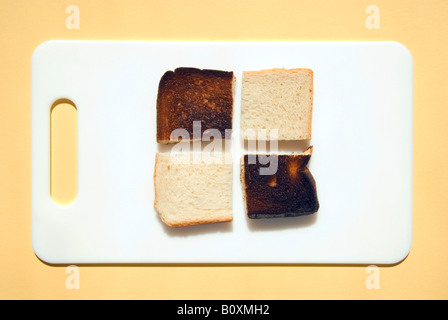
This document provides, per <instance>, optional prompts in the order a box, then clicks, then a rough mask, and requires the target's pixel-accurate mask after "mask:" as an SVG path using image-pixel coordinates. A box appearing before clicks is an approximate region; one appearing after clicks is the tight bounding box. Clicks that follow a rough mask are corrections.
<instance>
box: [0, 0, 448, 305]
mask: <svg viewBox="0 0 448 320" xmlns="http://www.w3.org/2000/svg"><path fill="white" fill-rule="evenodd" d="M70 4H75V5H77V6H78V7H79V9H80V29H79V30H68V29H67V28H66V25H65V20H66V18H67V16H68V15H67V14H66V13H65V9H66V7H67V6H68V5H70ZM371 4H373V5H377V6H378V7H379V9H380V27H381V28H380V29H379V30H369V29H367V28H366V27H365V20H366V18H367V16H368V15H367V14H366V13H365V10H366V7H367V6H368V5H371ZM51 39H89V40H291V41H315V40H320V41H340V40H352V41H357V40H363V41H373V40H394V41H398V42H401V43H403V44H404V45H405V46H407V47H408V48H409V50H410V51H411V53H412V55H413V57H414V87H415V93H414V108H415V109H414V193H413V196H414V198H413V206H414V218H413V223H414V229H413V245H412V249H411V253H410V255H409V256H408V257H407V258H406V259H405V260H404V261H403V262H402V263H400V264H398V265H395V266H389V267H386V266H382V267H380V289H376V290H369V289H367V288H366V283H365V282H366V278H367V276H368V274H366V266H269V265H267V266H207V265H205V266H204V265H203V266H186V265H180V266H163V265H156V266H107V267H105V266H83V267H81V268H80V289H77V290H76V289H73V290H69V289H67V288H66V284H65V282H66V279H67V276H68V275H67V274H66V273H65V267H55V266H49V265H46V264H44V263H42V262H41V261H39V260H38V259H37V258H36V256H35V255H34V253H33V250H32V248H31V240H30V233H31V230H30V215H31V209H30V197H31V191H30V163H31V159H30V141H31V140H30V61H31V54H32V53H33V50H34V49H35V48H36V47H37V46H38V45H39V44H40V43H42V42H44V41H46V40H51ZM447 39H448V2H447V1H446V0H426V1H421V0H420V1H418V0H408V1H402V0H368V1H367V0H345V1H333V0H325V1H324V0H312V1H310V0H307V1H303V0H300V1H299V0H297V1H286V0H269V1H263V0H250V1H247V0H239V1H236V0H225V1H214V0H190V1H180V0H176V1H174V0H164V1H154V0H150V1H144V0H128V1H116V0H107V1H105V0H101V1H100V0H82V1H80V0H70V1H65V0H58V1H50V0H45V1H43V0H0V298H2V299H53V298H57V299H80V298H83V299H96V298H104V299H109V298H112V299H127V298H136V299H140V298H141V299H304V298H306V299H333V298H338V299H430V298H431V299H446V298H448V275H447V270H448V254H447V248H448V246H447V245H448V237H447V227H448V210H447V209H448V200H447V194H448V171H447V166H446V164H447V162H448V161H447V159H448V152H447V146H448V135H447V130H446V126H447V121H448V107H447V103H448V77H447V74H448V59H447V57H448V44H447V43H448V41H447ZM378 151H381V150H378Z"/></svg>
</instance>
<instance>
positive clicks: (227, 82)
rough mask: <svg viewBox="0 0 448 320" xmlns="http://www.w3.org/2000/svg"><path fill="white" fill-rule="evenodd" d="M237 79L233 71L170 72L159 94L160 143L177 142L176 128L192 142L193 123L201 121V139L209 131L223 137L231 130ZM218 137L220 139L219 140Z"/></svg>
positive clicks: (158, 137) (186, 69)
mask: <svg viewBox="0 0 448 320" xmlns="http://www.w3.org/2000/svg"><path fill="white" fill-rule="evenodd" d="M234 82H235V77H234V75H233V72H232V71H221V70H210V69H197V68H177V69H175V70H174V71H167V72H166V73H165V74H164V75H163V76H162V78H161V79H160V82H159V88H158V94H157V142H158V143H162V144H167V143H176V142H179V140H174V139H171V133H172V131H173V130H175V129H185V130H186V131H187V132H188V134H189V139H184V140H183V141H193V138H194V137H193V122H194V121H200V123H201V132H200V134H201V135H200V138H202V136H203V133H204V131H205V130H207V129H216V130H218V131H219V132H220V134H221V138H223V139H224V138H225V137H226V135H225V130H226V129H232V118H233V99H234V97H233V96H234ZM218 138H219V137H218Z"/></svg>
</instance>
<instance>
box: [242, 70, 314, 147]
mask: <svg viewBox="0 0 448 320" xmlns="http://www.w3.org/2000/svg"><path fill="white" fill-rule="evenodd" d="M312 112H313V71H312V70H311V69H303V68H302V69H269V70H261V71H244V72H243V78H242V89H241V130H242V133H243V135H245V133H247V130H254V131H256V132H258V131H259V130H267V138H268V139H267V140H270V139H272V138H270V136H269V131H270V130H273V129H277V130H278V140H306V139H311V120H312ZM245 137H246V135H245ZM258 140H264V139H263V138H260V137H259V138H258Z"/></svg>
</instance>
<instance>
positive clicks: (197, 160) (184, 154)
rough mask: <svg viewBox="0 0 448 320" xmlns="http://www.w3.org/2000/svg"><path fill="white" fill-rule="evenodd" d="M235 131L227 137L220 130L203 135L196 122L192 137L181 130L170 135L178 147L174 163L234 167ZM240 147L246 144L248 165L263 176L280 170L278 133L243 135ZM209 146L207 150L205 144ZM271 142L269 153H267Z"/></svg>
mask: <svg viewBox="0 0 448 320" xmlns="http://www.w3.org/2000/svg"><path fill="white" fill-rule="evenodd" d="M231 137H232V129H226V130H225V132H224V136H223V134H222V133H221V131H220V130H218V129H207V130H204V131H202V125H201V121H193V132H192V135H191V134H190V133H189V132H188V130H186V129H183V128H179V129H175V130H173V131H172V132H171V135H170V140H171V141H176V142H177V143H176V144H175V145H174V146H173V147H172V149H171V161H173V163H177V164H186V163H188V164H202V163H228V164H230V163H232V156H231ZM240 139H241V144H244V141H247V144H248V149H249V150H251V151H253V152H251V153H249V156H248V163H249V164H256V163H257V161H258V163H260V164H261V165H262V167H260V174H261V175H273V174H275V173H276V172H277V169H278V157H276V156H273V155H274V154H277V153H278V129H270V130H267V129H257V130H255V129H248V130H245V131H244V132H243V134H242V135H240ZM204 142H205V143H207V144H206V145H205V146H204V147H203V146H202V143H204ZM267 142H269V152H268V151H267Z"/></svg>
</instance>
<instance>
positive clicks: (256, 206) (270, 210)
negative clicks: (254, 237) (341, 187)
mask: <svg viewBox="0 0 448 320" xmlns="http://www.w3.org/2000/svg"><path fill="white" fill-rule="evenodd" d="M311 154H312V147H310V148H308V149H307V150H306V151H305V152H303V153H301V154H291V155H270V156H271V157H272V156H273V157H277V160H278V170H277V172H276V173H275V174H273V175H260V174H259V168H260V167H261V165H260V164H259V163H258V162H257V163H256V164H248V155H244V156H243V158H242V163H241V182H242V186H243V195H244V201H245V204H246V212H247V215H248V217H249V218H251V219H260V218H278V217H294V216H301V215H308V214H313V213H315V212H317V211H318V210H319V201H318V198H317V190H316V182H315V180H314V178H313V176H312V174H311V172H310V171H309V170H308V168H307V167H306V166H307V164H308V162H309V160H310V157H311Z"/></svg>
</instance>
